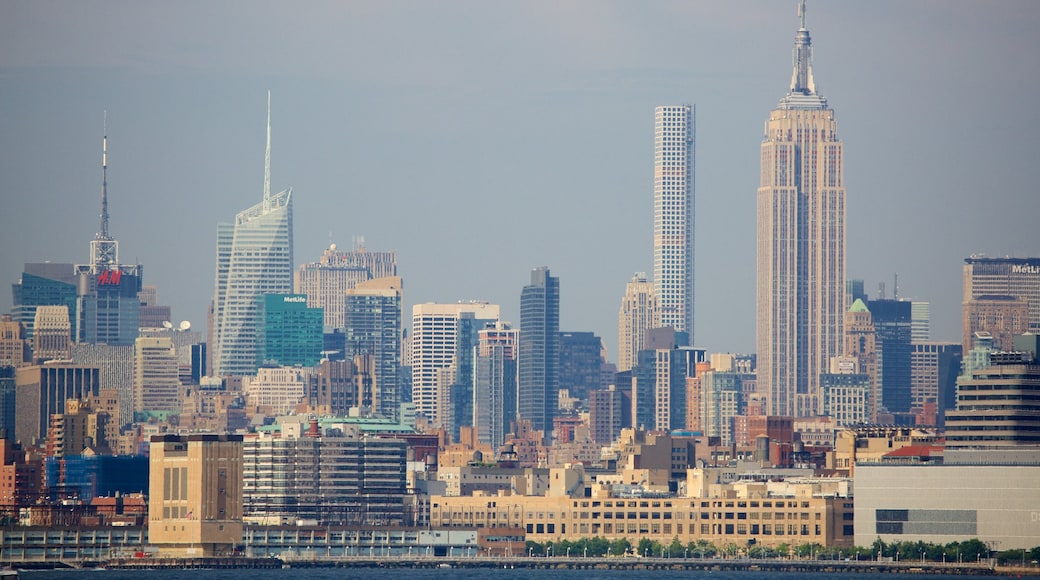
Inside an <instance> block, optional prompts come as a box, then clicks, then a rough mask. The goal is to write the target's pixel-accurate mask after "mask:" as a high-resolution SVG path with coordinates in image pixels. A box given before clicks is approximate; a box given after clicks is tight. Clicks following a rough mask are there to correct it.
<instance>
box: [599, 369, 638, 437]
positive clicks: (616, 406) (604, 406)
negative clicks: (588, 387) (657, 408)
mask: <svg viewBox="0 0 1040 580" xmlns="http://www.w3.org/2000/svg"><path fill="white" fill-rule="evenodd" d="M630 382H631V381H630ZM631 394H632V389H631V386H630V387H629V388H628V389H621V388H618V387H617V386H615V385H610V386H608V387H607V388H606V389H602V390H599V391H592V393H590V394H589V430H590V433H589V436H590V437H591V438H592V440H593V441H595V442H596V443H598V444H600V445H608V444H610V443H612V442H614V441H615V440H616V439H617V438H618V436H620V435H621V430H622V429H624V428H631V427H632V397H631Z"/></svg>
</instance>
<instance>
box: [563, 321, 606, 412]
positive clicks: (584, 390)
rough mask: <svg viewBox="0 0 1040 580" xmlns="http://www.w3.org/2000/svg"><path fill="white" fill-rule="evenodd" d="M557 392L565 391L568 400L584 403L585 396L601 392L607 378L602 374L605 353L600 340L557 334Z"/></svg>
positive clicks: (584, 335) (585, 335) (582, 334)
mask: <svg viewBox="0 0 1040 580" xmlns="http://www.w3.org/2000/svg"><path fill="white" fill-rule="evenodd" d="M559 345H560V367H559V377H560V379H559V381H560V390H561V391H562V390H565V389H566V390H567V392H568V393H569V394H570V396H571V397H573V398H575V399H577V400H579V401H583V402H584V401H588V400H589V393H590V392H592V391H595V390H597V389H605V388H606V387H607V385H608V384H610V382H609V380H608V381H607V382H603V380H604V377H605V376H607V375H605V374H604V372H603V368H604V366H606V364H607V360H606V359H607V349H606V347H605V346H604V345H603V339H602V338H600V337H598V336H596V335H595V334H594V333H591V332H561V333H560V342H559Z"/></svg>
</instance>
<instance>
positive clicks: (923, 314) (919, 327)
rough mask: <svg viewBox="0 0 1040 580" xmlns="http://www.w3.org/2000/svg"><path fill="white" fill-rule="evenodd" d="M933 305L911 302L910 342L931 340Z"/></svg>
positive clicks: (916, 301) (918, 301) (917, 301)
mask: <svg viewBox="0 0 1040 580" xmlns="http://www.w3.org/2000/svg"><path fill="white" fill-rule="evenodd" d="M931 325H932V305H931V304H929V303H928V302H922V301H920V300H913V301H911V302H910V342H914V343H918V342H928V341H929V340H931Z"/></svg>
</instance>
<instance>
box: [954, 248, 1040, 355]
mask: <svg viewBox="0 0 1040 580" xmlns="http://www.w3.org/2000/svg"><path fill="white" fill-rule="evenodd" d="M980 296H1014V297H1016V298H1025V299H1026V300H1027V301H1028V302H1029V306H1028V311H1029V328H1028V332H1032V333H1033V334H1038V333H1040V258H987V257H984V256H972V257H970V258H966V259H965V260H964V297H963V300H962V302H963V303H964V304H967V303H968V302H969V301H971V300H973V299H976V298H979V297H980ZM964 326H965V336H964V338H963V340H962V343H963V345H964V351H965V352H967V351H968V350H969V349H970V348H971V334H972V333H973V332H976V331H988V329H986V328H975V329H972V330H969V325H968V324H967V322H965V325H964Z"/></svg>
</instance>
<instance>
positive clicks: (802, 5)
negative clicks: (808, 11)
mask: <svg viewBox="0 0 1040 580" xmlns="http://www.w3.org/2000/svg"><path fill="white" fill-rule="evenodd" d="M798 18H800V19H801V21H802V30H805V0H802V1H801V3H799V4H798Z"/></svg>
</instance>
